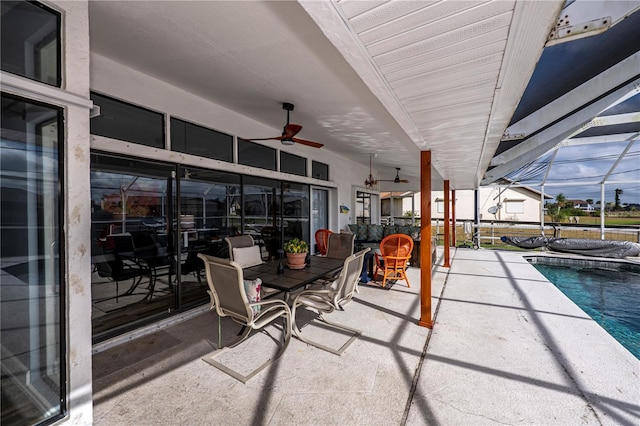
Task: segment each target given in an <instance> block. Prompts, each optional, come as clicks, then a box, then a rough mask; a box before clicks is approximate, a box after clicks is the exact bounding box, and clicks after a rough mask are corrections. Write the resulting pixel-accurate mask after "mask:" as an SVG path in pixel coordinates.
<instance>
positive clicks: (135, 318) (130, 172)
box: [90, 154, 180, 342]
mask: <svg viewBox="0 0 640 426" xmlns="http://www.w3.org/2000/svg"><path fill="white" fill-rule="evenodd" d="M173 171H175V166H172V165H169V164H162V163H158V162H146V161H141V160H136V159H128V158H119V157H115V156H109V155H102V154H92V155H91V174H90V179H91V207H92V212H91V262H92V275H91V300H92V308H93V309H92V326H93V340H94V342H98V341H101V340H104V339H106V338H108V337H111V336H113V335H116V334H118V333H122V332H124V331H127V330H129V329H131V328H133V327H135V326H136V325H139V324H142V323H144V322H148V321H149V320H150V319H151V318H154V317H161V316H164V315H166V314H167V312H171V311H174V310H176V309H178V308H179V306H177V305H176V297H175V294H176V288H177V287H176V286H177V285H178V281H177V276H176V272H177V265H176V259H178V258H179V254H180V251H179V250H177V249H176V244H175V243H174V241H175V235H176V231H177V229H178V228H177V220H176V215H175V201H174V199H175V197H174V194H175V183H174V179H173V178H172V172H173Z"/></svg>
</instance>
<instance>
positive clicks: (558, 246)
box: [500, 236, 640, 259]
mask: <svg viewBox="0 0 640 426" xmlns="http://www.w3.org/2000/svg"><path fill="white" fill-rule="evenodd" d="M500 240H501V241H502V242H503V243H507V244H511V245H513V246H516V247H520V248H525V249H533V248H540V247H545V248H547V249H549V250H552V251H559V252H562V253H574V254H580V255H583V256H595V257H609V258H616V259H621V258H623V257H629V256H638V255H639V254H640V244H638V243H633V242H631V241H608V240H588V239H581V238H547V237H528V238H520V237H507V236H503V237H500Z"/></svg>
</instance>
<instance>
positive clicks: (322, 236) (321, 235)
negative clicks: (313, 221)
mask: <svg viewBox="0 0 640 426" xmlns="http://www.w3.org/2000/svg"><path fill="white" fill-rule="evenodd" d="M331 234H333V231H330V230H328V229H318V230H317V231H316V245H317V246H318V251H319V252H320V254H321V255H322V256H325V255H326V254H327V243H328V241H329V235H331Z"/></svg>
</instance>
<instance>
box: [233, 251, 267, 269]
mask: <svg viewBox="0 0 640 426" xmlns="http://www.w3.org/2000/svg"><path fill="white" fill-rule="evenodd" d="M233 261H234V262H236V263H239V264H240V265H241V266H242V267H243V268H249V267H251V266H256V265H259V264H261V263H262V257H261V255H260V246H251V247H234V248H233Z"/></svg>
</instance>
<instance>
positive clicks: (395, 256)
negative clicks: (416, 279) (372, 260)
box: [374, 234, 413, 287]
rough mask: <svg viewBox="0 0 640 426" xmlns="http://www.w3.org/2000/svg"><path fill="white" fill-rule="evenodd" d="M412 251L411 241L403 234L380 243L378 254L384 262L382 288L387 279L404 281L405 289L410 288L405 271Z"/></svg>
mask: <svg viewBox="0 0 640 426" xmlns="http://www.w3.org/2000/svg"><path fill="white" fill-rule="evenodd" d="M412 251H413V239H412V238H411V237H410V236H408V235H405V234H392V235H389V236H387V237H385V238H384V239H383V240H382V241H381V242H380V253H382V259H383V260H384V276H383V278H382V287H384V286H385V285H386V284H387V280H389V279H392V280H404V281H406V282H407V287H411V285H410V284H409V279H408V278H407V274H406V272H405V270H406V268H407V263H408V262H409V259H411V252H412ZM376 266H377V265H376ZM376 272H377V271H376ZM374 275H375V274H374Z"/></svg>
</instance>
